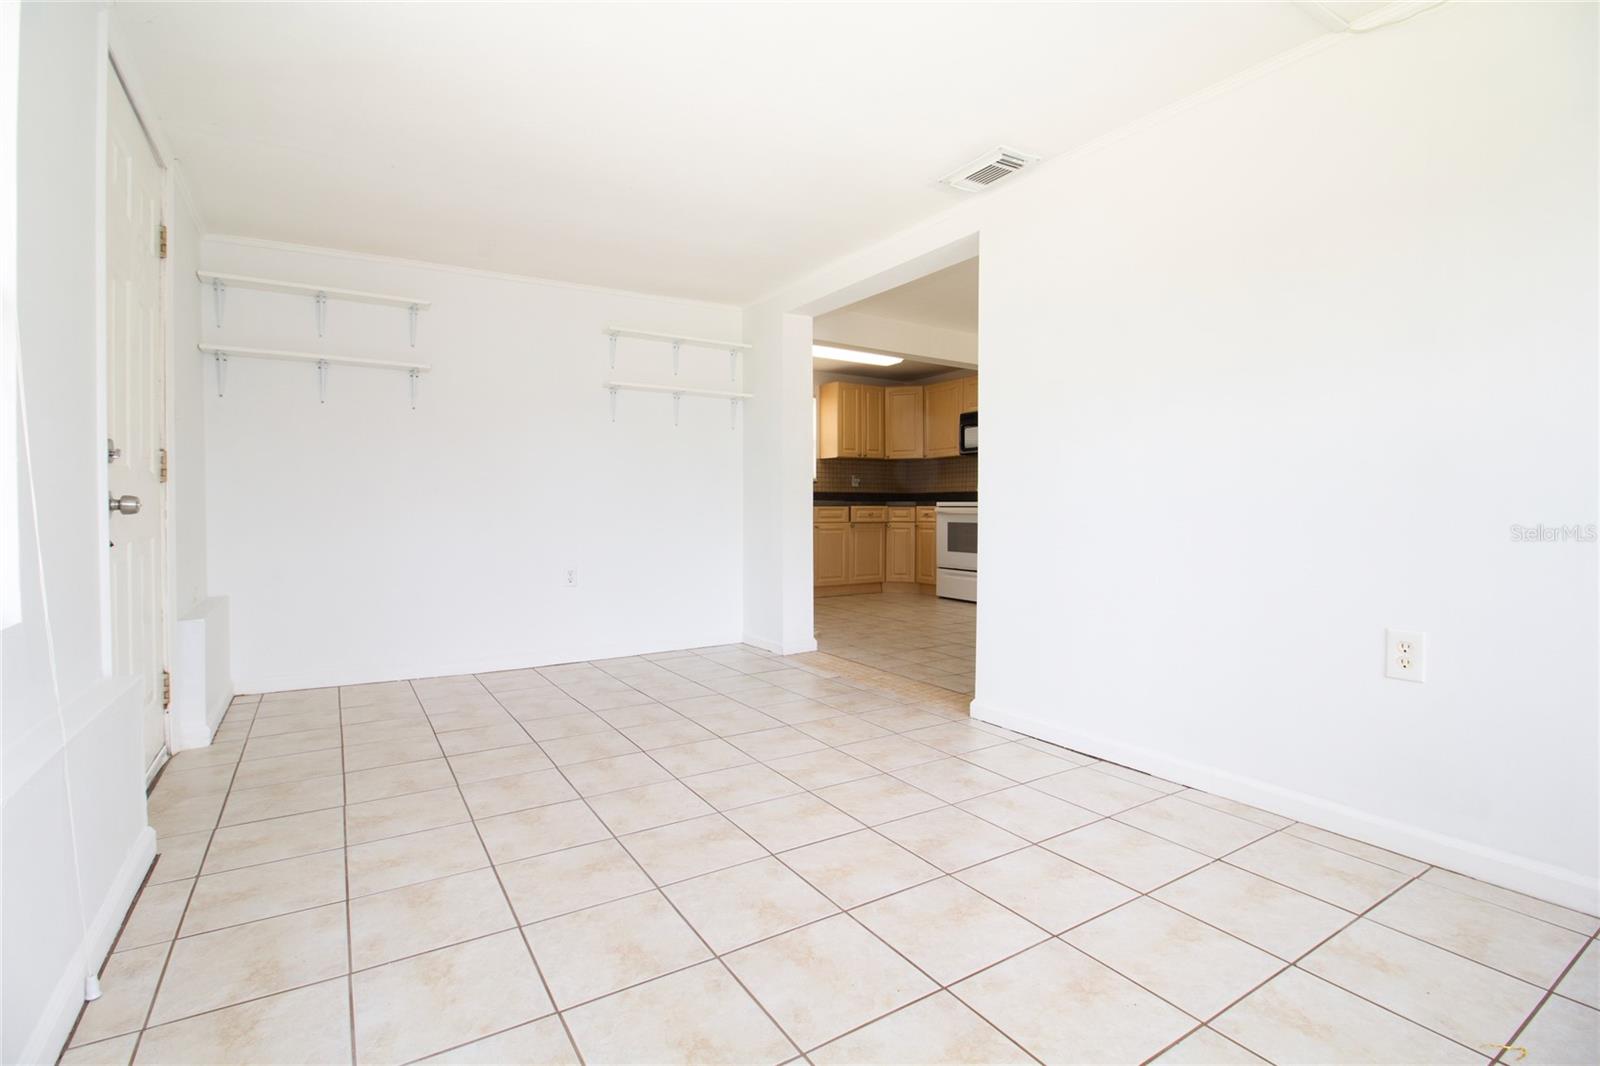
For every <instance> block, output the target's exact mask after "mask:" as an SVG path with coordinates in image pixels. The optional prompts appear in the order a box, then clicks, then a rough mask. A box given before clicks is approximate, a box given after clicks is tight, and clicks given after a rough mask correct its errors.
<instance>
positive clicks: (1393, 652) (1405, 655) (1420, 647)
mask: <svg viewBox="0 0 1600 1066" xmlns="http://www.w3.org/2000/svg"><path fill="white" fill-rule="evenodd" d="M1383 676H1385V677H1392V678H1395V679H1396V680H1398V681H1426V680H1428V634H1426V633H1423V632H1420V631H1419V630H1415V629H1385V630H1384V631H1383Z"/></svg>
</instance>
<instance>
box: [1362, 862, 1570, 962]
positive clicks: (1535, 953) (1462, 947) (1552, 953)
mask: <svg viewBox="0 0 1600 1066" xmlns="http://www.w3.org/2000/svg"><path fill="white" fill-rule="evenodd" d="M1367 917H1368V918H1369V919H1370V920H1372V921H1374V922H1377V923H1378V924H1379V925H1386V926H1388V927H1389V928H1391V929H1398V930H1400V931H1401V932H1402V933H1409V934H1411V935H1412V936H1414V937H1416V938H1417V939H1418V940H1426V941H1427V942H1428V943H1430V944H1437V945H1438V946H1439V947H1442V948H1444V949H1445V950H1447V951H1453V952H1455V953H1456V954H1457V955H1465V956H1466V957H1467V958H1469V959H1473V960H1475V961H1477V962H1481V963H1483V964H1484V965H1485V966H1493V967H1494V968H1495V969H1497V970H1503V971H1505V972H1506V973H1508V974H1510V975H1511V976H1513V977H1520V978H1522V979H1523V980H1524V981H1527V982H1529V983H1530V984H1536V985H1539V986H1540V987H1542V988H1548V987H1549V986H1550V985H1552V984H1554V983H1555V981H1556V979H1557V978H1559V977H1560V976H1561V974H1562V972H1563V971H1564V970H1566V968H1567V964H1568V963H1569V962H1571V961H1572V960H1573V959H1574V958H1576V957H1577V954H1578V952H1579V951H1581V950H1583V948H1584V945H1585V943H1586V940H1587V938H1586V937H1584V936H1583V935H1582V934H1580V933H1574V932H1572V931H1571V930H1570V929H1563V928H1561V927H1560V926H1559V925H1551V924H1550V923H1549V922H1546V921H1542V920H1540V919H1538V918H1530V917H1528V916H1527V915H1525V914H1520V913H1518V912H1517V911H1512V910H1507V909H1506V908H1504V907H1500V906H1497V905H1495V904H1493V903H1488V902H1485V901H1484V900H1481V899H1476V898H1474V897H1472V896H1464V895H1462V894H1461V893H1459V892H1452V891H1450V890H1449V889H1447V888H1439V887H1438V886H1436V885H1431V884H1428V883H1427V882H1425V881H1413V882H1412V883H1411V884H1409V885H1406V886H1405V887H1404V888H1402V889H1401V890H1400V891H1398V892H1396V893H1395V894H1394V895H1392V896H1390V897H1389V898H1388V899H1386V900H1384V901H1383V902H1382V903H1380V904H1378V905H1377V906H1376V907H1374V908H1373V909H1372V910H1371V911H1370V912H1369V913H1368V914H1367Z"/></svg>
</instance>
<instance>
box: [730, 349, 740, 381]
mask: <svg viewBox="0 0 1600 1066" xmlns="http://www.w3.org/2000/svg"><path fill="white" fill-rule="evenodd" d="M728 380H729V381H731V382H733V383H734V384H735V385H737V384H739V353H738V352H736V351H734V350H733V349H732V348H730V349H728Z"/></svg>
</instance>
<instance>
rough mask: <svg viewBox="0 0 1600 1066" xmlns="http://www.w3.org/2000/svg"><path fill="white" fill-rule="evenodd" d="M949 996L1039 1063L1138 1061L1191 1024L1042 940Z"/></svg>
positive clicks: (1098, 967)
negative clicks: (960, 1001)
mask: <svg viewBox="0 0 1600 1066" xmlns="http://www.w3.org/2000/svg"><path fill="white" fill-rule="evenodd" d="M951 991H952V992H953V993H955V995H956V997H957V998H958V999H960V1000H962V1001H963V1002H964V1003H966V1004H967V1005H968V1006H970V1007H971V1008H972V1009H973V1010H975V1011H977V1012H978V1013H979V1014H981V1015H982V1016H983V1017H984V1018H986V1019H988V1020H989V1021H990V1022H991V1023H992V1024H993V1025H995V1026H997V1027H999V1029H1000V1030H1001V1031H1002V1032H1004V1033H1005V1034H1006V1035H1008V1036H1009V1037H1011V1038H1012V1039H1013V1040H1015V1041H1016V1042H1017V1043H1019V1044H1021V1045H1022V1046H1023V1047H1024V1048H1025V1049H1027V1050H1028V1051H1030V1052H1032V1053H1033V1054H1034V1055H1036V1056H1038V1057H1039V1058H1040V1059H1041V1060H1043V1061H1045V1062H1142V1061H1144V1060H1145V1059H1147V1058H1149V1057H1150V1056H1152V1055H1154V1054H1155V1053H1156V1052H1158V1051H1160V1050H1161V1049H1162V1048H1164V1047H1166V1046H1167V1045H1168V1044H1170V1043H1172V1042H1173V1041H1175V1040H1177V1039H1178V1038H1179V1037H1180V1036H1182V1035H1184V1034H1185V1033H1187V1032H1188V1031H1189V1030H1190V1029H1192V1028H1193V1027H1194V1024H1195V1023H1194V1019H1192V1018H1190V1017H1189V1016H1188V1015H1186V1014H1184V1013H1183V1012H1182V1011H1179V1010H1177V1009H1176V1008H1174V1007H1172V1006H1170V1005H1169V1004H1167V1003H1164V1002H1162V1001H1161V1000H1160V999H1157V998H1156V997H1155V996H1154V995H1152V994H1151V993H1149V992H1147V991H1145V990H1144V989H1142V988H1140V987H1139V986H1138V985H1136V984H1134V983H1133V982H1132V981H1129V980H1128V979H1127V978H1125V977H1122V976H1121V975H1119V974H1117V973H1115V972H1114V971H1112V970H1110V969H1108V968H1107V967H1105V966H1102V965H1101V964H1100V963H1098V962H1096V961H1095V960H1093V959H1091V958H1090V957H1089V956H1087V955H1085V954H1084V953H1083V952H1081V951H1079V950H1077V949H1076V948H1073V947H1070V946H1068V945H1067V944H1063V943H1062V942H1061V941H1059V940H1048V941H1046V942H1045V943H1043V944H1040V945H1039V946H1038V947H1035V948H1029V949H1028V950H1027V951H1025V952H1023V953H1022V954H1021V955H1018V956H1016V957H1014V958H1010V959H1007V960H1006V961H1005V962H1002V963H1000V964H999V965H998V966H993V967H991V968H989V969H987V970H984V971H983V972H982V973H979V974H977V975H975V976H973V977H969V978H967V979H966V980H965V981H963V982H961V983H960V984H958V985H956V986H955V987H953V988H952V989H951Z"/></svg>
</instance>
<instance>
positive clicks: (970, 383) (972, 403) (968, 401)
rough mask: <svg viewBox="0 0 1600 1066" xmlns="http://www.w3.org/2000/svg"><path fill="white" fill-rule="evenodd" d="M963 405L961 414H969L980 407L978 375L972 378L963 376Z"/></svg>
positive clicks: (961, 381) (961, 380) (961, 382)
mask: <svg viewBox="0 0 1600 1066" xmlns="http://www.w3.org/2000/svg"><path fill="white" fill-rule="evenodd" d="M960 384H961V405H960V411H959V413H960V414H969V413H971V412H973V411H976V410H977V409H978V375H976V374H974V375H972V376H971V377H970V378H961V379H960Z"/></svg>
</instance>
